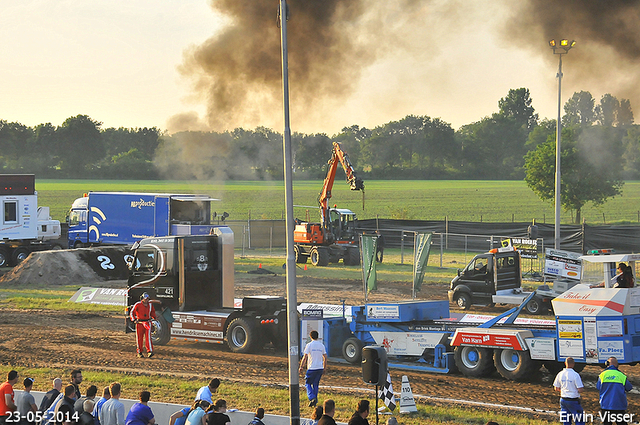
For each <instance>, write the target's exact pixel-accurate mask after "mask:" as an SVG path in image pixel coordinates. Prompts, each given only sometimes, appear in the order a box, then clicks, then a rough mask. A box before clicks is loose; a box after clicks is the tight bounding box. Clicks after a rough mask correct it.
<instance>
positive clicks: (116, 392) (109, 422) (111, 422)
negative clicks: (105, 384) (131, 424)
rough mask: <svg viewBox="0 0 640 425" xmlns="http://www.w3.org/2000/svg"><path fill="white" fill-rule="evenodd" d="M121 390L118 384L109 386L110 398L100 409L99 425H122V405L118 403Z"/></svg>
mask: <svg viewBox="0 0 640 425" xmlns="http://www.w3.org/2000/svg"><path fill="white" fill-rule="evenodd" d="M121 389H122V386H121V385H120V383H119V382H114V383H112V384H111V385H109V393H110V394H111V398H110V399H109V400H107V401H105V403H104V404H103V405H102V409H100V424H101V425H124V404H122V402H120V391H121Z"/></svg>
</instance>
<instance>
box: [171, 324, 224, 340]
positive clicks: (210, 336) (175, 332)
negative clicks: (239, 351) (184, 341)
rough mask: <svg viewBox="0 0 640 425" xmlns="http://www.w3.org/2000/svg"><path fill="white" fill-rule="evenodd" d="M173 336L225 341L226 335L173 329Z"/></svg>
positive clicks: (196, 330) (197, 330)
mask: <svg viewBox="0 0 640 425" xmlns="http://www.w3.org/2000/svg"><path fill="white" fill-rule="evenodd" d="M171 336H172V337H178V338H201V339H220V340H221V339H223V338H224V334H223V333H222V332H215V331H205V330H199V329H180V328H175V327H172V328H171Z"/></svg>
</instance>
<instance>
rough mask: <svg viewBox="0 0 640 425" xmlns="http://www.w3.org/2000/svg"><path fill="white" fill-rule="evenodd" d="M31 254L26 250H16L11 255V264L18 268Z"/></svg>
mask: <svg viewBox="0 0 640 425" xmlns="http://www.w3.org/2000/svg"><path fill="white" fill-rule="evenodd" d="M29 254H30V252H29V250H28V249H26V248H16V249H14V250H13V253H12V254H11V264H13V265H14V266H17V265H18V264H20V263H22V262H23V261H24V260H26V259H27V257H28V256H29Z"/></svg>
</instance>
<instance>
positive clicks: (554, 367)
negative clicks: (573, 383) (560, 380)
mask: <svg viewBox="0 0 640 425" xmlns="http://www.w3.org/2000/svg"><path fill="white" fill-rule="evenodd" d="M542 365H543V366H544V368H545V369H547V371H548V372H549V373H550V374H552V375H557V374H558V372H560V371H561V370H562V369H564V363H560V362H553V361H546V362H544V363H542Z"/></svg>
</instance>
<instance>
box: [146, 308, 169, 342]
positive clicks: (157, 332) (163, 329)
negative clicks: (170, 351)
mask: <svg viewBox="0 0 640 425" xmlns="http://www.w3.org/2000/svg"><path fill="white" fill-rule="evenodd" d="M151 326H152V328H151V341H153V343H154V344H155V345H166V344H167V343H168V342H169V341H170V340H171V329H170V327H169V323H168V322H167V319H165V318H164V316H162V314H159V315H158V317H157V318H156V319H153V320H152V321H151Z"/></svg>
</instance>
